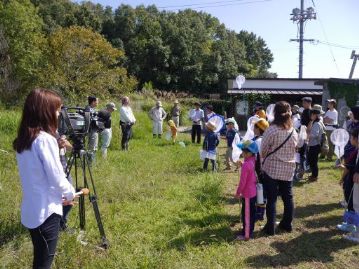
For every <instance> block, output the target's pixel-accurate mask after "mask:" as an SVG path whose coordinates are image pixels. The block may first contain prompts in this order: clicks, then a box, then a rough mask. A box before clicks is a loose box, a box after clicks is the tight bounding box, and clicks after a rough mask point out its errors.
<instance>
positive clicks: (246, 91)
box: [228, 89, 323, 95]
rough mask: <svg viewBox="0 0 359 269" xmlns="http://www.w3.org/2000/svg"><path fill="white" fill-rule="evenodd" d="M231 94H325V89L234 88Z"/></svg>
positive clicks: (229, 91) (230, 91)
mask: <svg viewBox="0 0 359 269" xmlns="http://www.w3.org/2000/svg"><path fill="white" fill-rule="evenodd" d="M228 93H229V94H238V93H241V94H250V93H254V94H272V95H282V94H285V95H323V90H316V91H309V90H308V91H305V90H301V89H291V90H283V89H233V90H228Z"/></svg>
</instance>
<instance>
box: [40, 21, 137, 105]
mask: <svg viewBox="0 0 359 269" xmlns="http://www.w3.org/2000/svg"><path fill="white" fill-rule="evenodd" d="M123 57H124V53H123V51H121V50H118V49H116V48H113V47H112V46H111V44H110V43H109V42H107V41H106V40H105V39H104V38H103V37H102V36H101V35H100V34H98V33H96V32H93V31H92V30H90V29H86V28H83V27H78V26H72V27H70V28H64V29H59V30H57V31H55V32H54V33H53V34H52V35H51V36H50V37H49V50H48V52H47V59H48V64H47V66H46V68H45V69H44V70H43V72H42V82H43V84H44V85H46V86H48V87H51V88H55V89H57V90H58V91H60V92H62V94H63V95H64V96H65V97H68V98H70V99H77V98H79V97H84V96H87V95H89V94H95V95H98V96H101V97H105V96H109V95H115V96H118V95H120V94H122V93H124V92H128V91H131V90H133V89H134V87H135V86H136V80H135V79H134V78H133V77H129V76H128V75H127V71H126V69H125V68H124V67H122V66H121V58H123Z"/></svg>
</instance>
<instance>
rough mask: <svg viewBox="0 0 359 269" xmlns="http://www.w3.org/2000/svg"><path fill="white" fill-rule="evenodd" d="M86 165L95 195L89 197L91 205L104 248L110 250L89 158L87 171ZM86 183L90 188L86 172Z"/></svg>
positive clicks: (85, 161) (85, 160)
mask: <svg viewBox="0 0 359 269" xmlns="http://www.w3.org/2000/svg"><path fill="white" fill-rule="evenodd" d="M86 164H87V168H88V172H89V175H90V182H91V185H92V189H93V193H94V194H90V195H89V199H90V203H91V204H92V207H93V210H94V213H95V217H96V222H97V227H98V229H99V232H100V235H101V239H102V247H103V248H108V245H109V242H108V240H107V238H106V235H105V229H104V228H103V224H102V220H101V214H100V210H99V208H98V204H97V195H96V189H95V184H94V181H93V177H92V172H91V167H90V166H89V165H88V164H89V162H88V159H87V157H85V158H84V166H83V169H85V165H86ZM84 183H85V187H88V182H87V178H86V173H85V171H84ZM90 190H91V188H90Z"/></svg>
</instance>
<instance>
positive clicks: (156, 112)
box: [149, 100, 167, 138]
mask: <svg viewBox="0 0 359 269" xmlns="http://www.w3.org/2000/svg"><path fill="white" fill-rule="evenodd" d="M149 116H150V118H151V120H152V124H153V128H152V134H153V138H155V137H157V136H158V138H161V137H162V133H163V130H162V128H163V127H162V126H163V120H164V119H165V118H166V117H167V113H166V111H165V110H164V109H163V108H162V103H161V101H159V100H158V101H156V106H154V107H153V108H152V109H151V110H150V112H149Z"/></svg>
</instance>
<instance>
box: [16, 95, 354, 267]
mask: <svg viewBox="0 0 359 269" xmlns="http://www.w3.org/2000/svg"><path fill="white" fill-rule="evenodd" d="M98 102H99V100H98V98H96V97H94V96H89V97H88V106H87V107H86V109H85V110H86V111H88V112H90V113H97V115H98V116H99V117H100V118H101V120H102V121H103V123H104V128H103V129H102V130H101V132H98V130H97V129H96V128H93V129H91V128H90V132H89V134H88V145H87V149H88V153H89V154H88V158H89V159H92V160H94V156H95V154H96V150H97V147H98V139H99V135H100V137H101V152H102V156H103V157H106V155H107V149H108V147H109V145H110V142H111V138H112V130H111V128H112V122H111V114H112V113H113V112H114V111H116V110H117V108H116V105H115V104H114V103H112V102H110V103H108V104H107V105H106V108H105V109H102V110H100V111H96V108H97V106H98ZM121 103H122V106H121V108H120V111H119V112H120V127H121V131H122V139H121V149H122V150H124V151H127V150H128V146H129V140H130V138H131V136H132V126H133V125H134V124H135V123H136V118H135V116H134V114H133V112H132V109H131V106H130V100H129V98H128V97H123V98H122V100H121ZM327 103H328V110H327V111H326V112H324V111H323V110H322V107H321V106H320V105H317V104H314V105H312V99H311V98H310V97H305V98H303V100H302V105H303V107H301V108H300V107H299V106H297V105H294V106H292V107H291V106H290V105H289V104H288V103H287V102H284V101H280V102H277V103H276V104H275V106H274V109H273V115H271V116H270V115H268V113H267V114H266V112H265V110H264V107H263V105H262V104H260V103H256V104H255V106H254V111H253V114H254V115H253V122H252V123H253V130H251V131H252V133H253V134H252V135H251V136H249V135H247V134H246V135H245V136H244V137H241V136H240V134H239V132H238V124H237V122H236V121H235V119H234V118H228V119H225V120H224V118H223V117H221V116H218V115H217V114H216V113H215V112H214V111H213V107H212V106H210V105H208V106H207V107H206V111H203V110H202V109H201V104H200V103H199V102H196V103H195V104H194V108H193V109H191V110H190V111H189V115H188V117H189V119H190V120H191V122H192V130H191V140H192V142H193V143H198V144H199V143H201V137H202V132H203V131H204V141H203V144H202V150H201V157H202V159H203V170H204V171H207V170H208V165H209V162H211V166H212V167H211V168H212V169H211V170H212V171H217V169H218V168H217V165H216V158H217V155H218V154H217V146H218V145H219V143H220V139H221V138H222V139H225V140H226V146H227V150H226V154H225V163H226V167H225V170H231V169H232V167H233V166H234V168H235V171H238V170H240V174H239V175H240V179H239V184H238V188H237V191H236V193H235V196H236V197H237V198H239V199H240V200H241V203H242V213H241V215H242V223H243V230H242V232H241V234H240V235H239V236H238V239H239V240H249V239H251V238H253V231H254V226H255V222H256V221H257V220H259V219H263V218H264V213H265V214H266V219H267V221H266V224H265V226H264V228H263V232H264V233H265V234H266V235H274V234H275V233H276V232H277V230H282V231H285V232H291V231H292V229H293V225H292V222H293V217H294V214H293V212H294V201H293V200H294V199H293V191H292V186H293V180H300V179H302V178H303V175H304V172H309V171H310V172H311V175H310V176H309V177H308V180H309V181H310V182H313V181H316V180H318V175H319V171H318V158H319V156H320V155H321V154H322V155H323V158H324V157H326V158H327V160H329V161H332V157H333V152H334V146H333V144H331V141H330V139H328V137H330V135H331V133H332V132H333V131H334V130H335V129H336V128H337V127H338V112H337V111H336V109H335V105H336V102H335V100H333V99H331V100H328V102H327ZM61 106H62V100H61V98H60V97H59V95H57V94H56V93H54V92H52V91H50V90H46V89H35V90H33V91H32V92H31V93H30V94H29V95H28V96H27V98H26V100H25V104H24V108H23V113H22V118H21V122H20V127H19V130H18V134H17V137H16V139H15V140H14V143H13V147H14V150H15V151H16V157H17V162H18V168H19V174H20V178H21V183H22V191H23V201H22V208H21V222H22V224H23V225H24V226H25V227H26V228H28V229H29V232H30V235H31V239H32V243H33V247H34V260H33V267H34V268H50V267H51V263H52V260H53V258H54V254H55V250H56V244H57V240H58V234H59V230H60V228H62V229H66V228H67V226H66V221H67V215H68V212H69V211H70V209H71V206H72V203H73V199H74V198H75V197H76V195H78V194H76V193H75V190H74V188H73V186H72V184H71V178H66V174H65V172H64V168H65V166H66V161H64V156H65V154H64V151H65V150H66V149H71V144H70V143H69V142H68V141H67V140H66V138H65V137H63V136H61V135H60V134H59V133H58V117H59V114H60V110H61ZM170 113H171V119H170V120H169V121H168V122H167V123H168V126H169V128H170V130H171V138H172V141H173V142H176V136H177V128H178V127H179V119H180V115H181V113H182V111H181V108H180V106H179V102H178V101H175V102H174V106H173V108H172V109H171V112H170ZM348 116H350V118H349V119H348V121H346V122H345V124H344V126H343V127H344V128H345V129H346V130H347V131H348V132H349V133H350V139H349V141H348V143H347V145H346V147H345V149H344V156H343V157H342V158H338V160H337V161H336V166H337V167H338V168H341V169H343V175H342V179H341V181H340V182H341V184H342V185H343V189H344V198H345V206H346V207H347V209H348V212H351V215H350V214H349V215H348V216H347V221H346V222H345V223H342V224H340V225H338V228H339V229H341V230H343V231H350V232H352V234H351V235H350V236H348V238H349V239H351V240H353V241H355V240H356V241H357V242H359V227H358V225H357V224H355V223H354V222H353V218H354V217H353V216H355V214H357V215H358V218H359V161H358V159H359V158H358V134H359V107H354V108H352V109H351V113H349V115H348ZM149 117H150V119H151V120H152V122H153V130H152V132H153V137H154V138H161V136H162V133H163V121H164V120H165V119H166V118H167V113H166V112H165V110H164V109H163V107H162V104H161V102H160V101H157V102H156V105H155V106H154V107H153V108H152V109H151V110H150V112H149ZM222 119H223V121H224V122H222ZM269 119H271V120H269ZM269 121H270V122H269ZM224 123H225V129H226V130H225V132H221V134H219V131H220V129H223V128H222V126H220V125H221V124H224ZM203 127H204V129H205V130H202V128H203ZM303 134H305V135H304V136H303ZM238 150H240V155H241V156H242V157H243V160H239V158H238V156H235V155H236V154H235V151H236V152H237V153H238ZM262 187H263V189H262ZM261 191H264V192H263V193H261ZM83 193H86V191H85V190H84V191H83ZM278 196H280V197H281V199H282V200H283V204H284V213H283V216H282V220H281V221H280V222H279V224H278V225H277V224H276V202H277V197H278ZM33 197H37V199H36V201H35V200H34V199H33ZM264 201H265V202H264ZM358 222H359V221H358ZM276 226H277V227H276Z"/></svg>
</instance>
